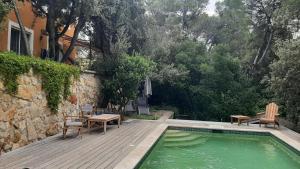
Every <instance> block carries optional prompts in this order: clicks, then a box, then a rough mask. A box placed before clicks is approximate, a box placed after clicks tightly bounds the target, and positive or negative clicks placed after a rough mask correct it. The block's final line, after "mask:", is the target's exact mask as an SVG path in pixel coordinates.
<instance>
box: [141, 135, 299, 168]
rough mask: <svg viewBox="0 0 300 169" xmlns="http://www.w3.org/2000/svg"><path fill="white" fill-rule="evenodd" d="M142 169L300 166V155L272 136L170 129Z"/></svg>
mask: <svg viewBox="0 0 300 169" xmlns="http://www.w3.org/2000/svg"><path fill="white" fill-rule="evenodd" d="M139 168H140V169H256V168H257V169H258V168H259V169H300V156H299V155H297V154H296V153H295V152H294V151H291V150H290V149H288V148H287V147H286V146H284V145H282V144H281V143H279V142H278V141H277V140H275V139H274V138H272V137H271V136H258V135H257V136H256V135H242V134H222V133H209V132H189V131H181V130H168V131H166V133H165V134H164V135H163V136H162V138H161V139H160V140H159V141H158V143H157V144H156V145H155V147H154V148H153V149H152V151H151V152H150V153H149V155H148V156H147V157H146V159H145V160H144V161H143V162H142V164H141V166H140V167H139Z"/></svg>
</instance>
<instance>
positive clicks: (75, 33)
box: [61, 16, 86, 62]
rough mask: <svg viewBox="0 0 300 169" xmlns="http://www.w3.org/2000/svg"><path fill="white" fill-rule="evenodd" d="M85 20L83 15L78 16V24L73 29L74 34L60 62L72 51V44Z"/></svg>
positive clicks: (67, 57)
mask: <svg viewBox="0 0 300 169" xmlns="http://www.w3.org/2000/svg"><path fill="white" fill-rule="evenodd" d="M85 21H86V19H85V16H81V18H79V21H78V24H77V25H76V27H75V30H74V35H73V37H72V40H71V43H70V46H69V48H68V50H67V51H66V53H65V54H64V57H63V58H62V60H61V62H65V61H66V60H67V59H69V57H70V54H71V53H72V51H73V49H74V45H75V43H76V41H77V39H78V35H79V32H80V31H81V30H82V28H83V27H84V24H85Z"/></svg>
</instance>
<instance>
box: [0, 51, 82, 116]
mask: <svg viewBox="0 0 300 169" xmlns="http://www.w3.org/2000/svg"><path fill="white" fill-rule="evenodd" d="M30 69H32V70H33V72H34V73H36V74H40V75H41V76H42V88H43V89H44V90H45V92H46V94H47V96H46V97H47V101H48V107H49V108H50V109H51V111H53V112H57V110H58V105H59V103H60V102H61V100H62V98H63V99H66V98H67V97H68V96H69V95H70V85H71V77H74V78H78V77H79V73H80V70H79V69H78V68H76V67H74V66H70V65H66V64H60V63H57V62H53V61H49V60H40V59H36V58H32V57H26V56H19V55H16V54H15V53H0V80H1V81H2V82H3V84H4V86H5V88H6V91H7V92H8V93H9V94H16V93H17V91H18V81H17V79H18V77H19V76H20V75H22V74H25V73H28V72H29V70H30Z"/></svg>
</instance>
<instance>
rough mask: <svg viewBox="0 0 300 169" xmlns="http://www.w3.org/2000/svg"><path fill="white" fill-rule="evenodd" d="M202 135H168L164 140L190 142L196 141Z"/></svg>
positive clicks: (166, 141)
mask: <svg viewBox="0 0 300 169" xmlns="http://www.w3.org/2000/svg"><path fill="white" fill-rule="evenodd" d="M199 138H200V136H198V135H188V136H184V137H183V136H180V137H166V138H165V139H164V142H165V143H168V142H188V141H194V140H197V139H199Z"/></svg>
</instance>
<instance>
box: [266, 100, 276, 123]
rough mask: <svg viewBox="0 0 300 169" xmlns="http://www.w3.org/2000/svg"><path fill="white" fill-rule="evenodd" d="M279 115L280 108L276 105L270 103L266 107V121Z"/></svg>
mask: <svg viewBox="0 0 300 169" xmlns="http://www.w3.org/2000/svg"><path fill="white" fill-rule="evenodd" d="M277 114H278V106H277V104H275V103H269V104H268V105H267V107H266V115H265V118H266V119H275V116H276V115H277Z"/></svg>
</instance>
